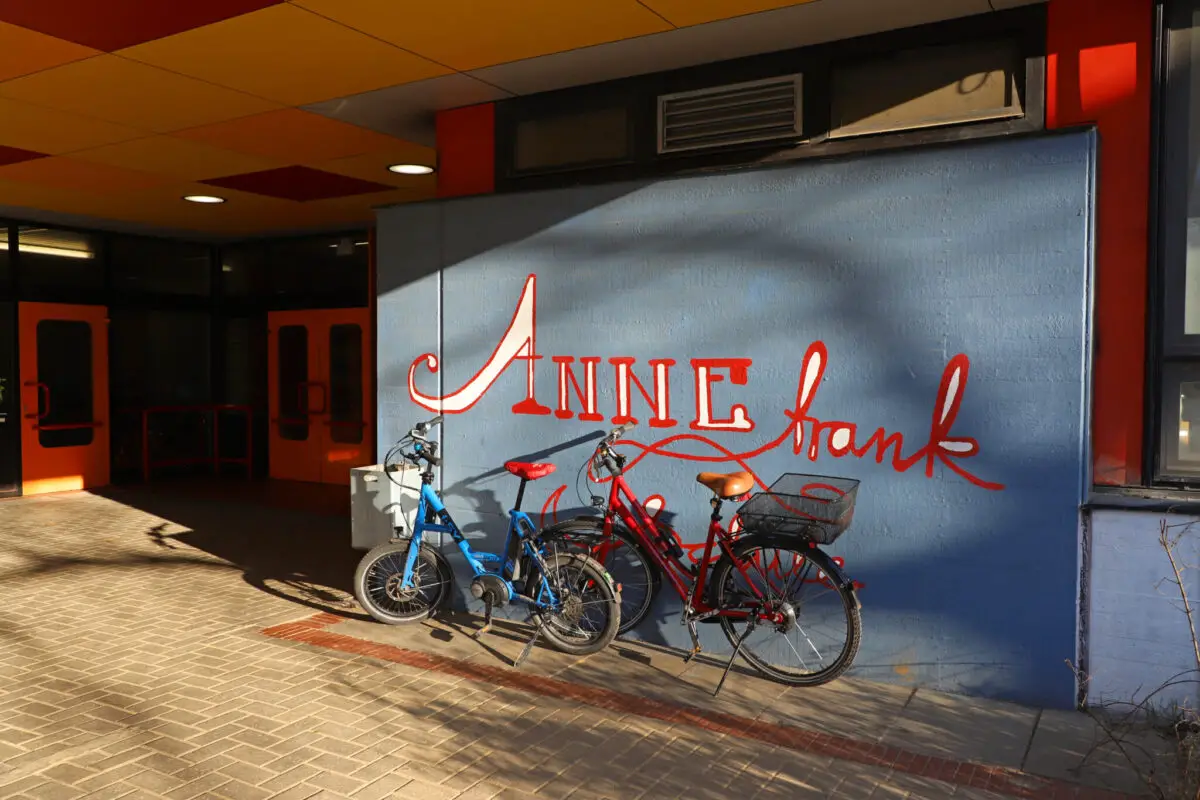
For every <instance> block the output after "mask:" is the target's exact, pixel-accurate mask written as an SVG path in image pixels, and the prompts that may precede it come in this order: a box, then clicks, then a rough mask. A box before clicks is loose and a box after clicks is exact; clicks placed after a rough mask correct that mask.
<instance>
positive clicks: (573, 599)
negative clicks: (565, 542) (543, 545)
mask: <svg viewBox="0 0 1200 800" xmlns="http://www.w3.org/2000/svg"><path fill="white" fill-rule="evenodd" d="M545 563H546V579H547V582H548V583H549V584H550V588H551V590H552V591H553V592H554V595H555V597H556V598H557V599H558V601H559V602H558V605H557V607H556V608H555V609H552V610H551V609H547V610H542V611H538V612H536V613H535V617H536V618H537V624H538V626H539V627H540V629H541V634H542V636H545V637H546V639H548V640H549V641H550V644H552V645H554V647H555V649H557V650H561V651H562V652H564V653H569V654H570V655H573V656H589V655H591V654H592V653H597V652H599V651H601V650H603V649H604V648H605V647H608V645H609V643H610V642H612V640H613V639H615V638H616V636H617V629H618V628H619V627H620V626H621V595H620V593H619V592H618V591H617V588H616V586H615V585H614V584H613V581H612V578H611V577H610V576H609V575H608V573H607V572H605V571H604V568H603V567H601V566H600V565H599V564H598V563H596V560H595V559H594V558H591V557H590V556H585V555H583V554H581V553H559V554H556V555H551V556H548V557H546V559H545ZM543 594H544V590H543V591H542V592H538V594H537V595H535V596H536V597H538V598H539V599H542V596H543Z"/></svg>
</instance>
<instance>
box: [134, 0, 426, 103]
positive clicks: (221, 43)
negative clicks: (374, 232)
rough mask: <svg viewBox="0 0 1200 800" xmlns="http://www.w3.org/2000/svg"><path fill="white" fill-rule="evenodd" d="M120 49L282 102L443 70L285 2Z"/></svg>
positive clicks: (328, 95)
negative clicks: (126, 48)
mask: <svg viewBox="0 0 1200 800" xmlns="http://www.w3.org/2000/svg"><path fill="white" fill-rule="evenodd" d="M120 55H122V56H125V57H126V58H131V59H134V60H136V61H141V62H144V63H147V64H153V65H154V66H158V67H162V68H164V69H169V70H171V71H173V72H179V73H182V74H184V75H191V76H193V77H196V78H202V79H204V80H206V81H211V82H213V83H216V84H220V85H221V86H229V87H232V88H235V89H238V90H240V91H244V92H248V93H250V94H253V95H256V96H258V97H266V98H269V99H271V100H275V101H277V102H279V103H284V104H287V105H303V104H305V103H313V102H317V101H319V100H328V99H329V98H331V97H341V96H343V95H348V94H357V93H359V92H365V91H369V90H371V89H379V88H381V87H383V86H391V85H393V84H397V83H405V82H408V81H416V80H422V79H424V78H430V77H433V76H435V75H442V74H445V73H447V72H449V70H448V69H446V68H445V67H442V66H440V65H438V64H434V63H432V62H430V61H426V60H425V59H423V58H420V57H418V56H415V55H413V54H412V53H407V52H405V51H403V50H401V49H399V48H397V47H393V46H392V45H389V44H387V43H385V42H382V41H380V40H379V39H374V38H372V37H370V36H366V35H364V34H362V33H359V32H357V31H353V30H350V29H349V28H347V27H345V26H343V25H339V24H337V23H335V22H331V21H330V20H327V19H325V18H323V17H320V16H317V15H316V14H313V13H311V12H309V11H305V10H304V9H302V8H298V7H296V6H293V5H288V4H284V5H278V6H273V7H271V8H266V9H263V10H262V11H256V12H254V13H252V14H246V15H244V16H241V17H235V18H234V19H230V20H225V21H224V22H218V23H216V24H215V25H208V26H206V27H203V28H197V29H195V30H192V31H188V32H186V33H181V34H178V35H176V36H170V37H167V38H165V39H159V40H158V41H154V42H148V43H147V44H143V45H139V46H137V47H131V48H129V49H128V50H122V51H121V52H120Z"/></svg>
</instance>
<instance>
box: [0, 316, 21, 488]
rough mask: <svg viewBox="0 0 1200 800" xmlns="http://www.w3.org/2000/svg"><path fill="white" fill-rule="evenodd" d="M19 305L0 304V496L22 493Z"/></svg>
mask: <svg viewBox="0 0 1200 800" xmlns="http://www.w3.org/2000/svg"><path fill="white" fill-rule="evenodd" d="M16 344H17V320H16V304H15V303H0V497H12V496H15V495H18V494H20V493H21V399H20V398H21V393H20V392H19V391H18V386H19V381H18V380H17V355H16Z"/></svg>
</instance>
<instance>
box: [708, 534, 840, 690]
mask: <svg viewBox="0 0 1200 800" xmlns="http://www.w3.org/2000/svg"><path fill="white" fill-rule="evenodd" d="M733 555H734V560H731V559H730V558H729V556H728V555H725V556H722V557H721V560H720V561H718V562H717V565H716V567H714V568H713V574H712V578H711V583H710V584H709V586H710V591H711V593H712V594H711V597H712V599H713V600H714V603H713V605H714V606H715V607H716V608H720V609H729V610H737V611H746V612H747V613H748V614H751V615H757V614H758V613H759V612H760V611H766V612H768V613H770V614H772V615H774V616H776V617H778V618H779V619H780V620H781V621H777V622H769V621H766V620H764V621H762V622H760V623H758V624H757V625H756V626H747V623H746V622H745V621H742V620H739V619H734V618H731V617H726V616H722V617H720V620H721V628H722V630H724V631H725V636H726V638H728V639H729V641H730V643H731V644H733V645H735V646H736V644H737V642H738V640H739V639H741V638H742V635H743V634H744V633H746V631H747V629H749V631H750V632H749V634H748V635H747V636H746V638H745V640H744V641H742V647H741V654H742V656H743V657H744V658H745V659H746V661H748V662H749V663H750V665H751V666H753V667H754V668H755V669H756V670H758V671H759V672H760V673H762V674H763V675H764V676H765V677H767V678H770V679H771V680H774V681H778V682H779V683H786V684H788V685H791V686H819V685H821V684H823V683H828V682H829V681H832V680H833V679H835V678H837V677H838V676H840V675H841V674H842V673H844V672H845V671H846V670H848V669H849V668H850V665H851V664H852V663H853V662H854V656H855V655H857V653H858V645H859V641H860V640H861V638H862V615H861V614H860V612H859V608H858V603H857V601H856V600H855V598H854V594H853V591H852V590H851V589H850V588H839V587H838V586H836V585H835V584H834V583H833V581H832V580H830V578H829V577H828V572H827V571H826V569H824V568H825V567H827V566H828V563H827V559H828V556H826V555H825V554H824V553H823V552H821V551H820V550H817V549H815V548H809V547H808V544H807V543H806V542H803V541H799V540H797V541H795V542H793V541H791V540H785V539H779V538H769V537H764V536H753V535H751V536H747V537H745V538H744V539H742V540H741V541H739V542H738V544H737V545H736V546H735V547H734V548H733Z"/></svg>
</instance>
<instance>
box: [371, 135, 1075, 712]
mask: <svg viewBox="0 0 1200 800" xmlns="http://www.w3.org/2000/svg"><path fill="white" fill-rule="evenodd" d="M1094 151H1095V141H1094V137H1093V134H1091V133H1089V132H1081V133H1071V134H1064V135H1054V136H1045V137H1039V138H1023V139H1019V140H1017V139H1014V140H1006V141H994V142H988V143H982V144H967V145H957V146H953V147H942V148H936V149H923V150H914V151H906V152H897V153H890V154H882V155H872V156H865V157H858V158H854V159H846V160H835V161H822V162H810V163H803V164H796V165H791V166H787V167H782V168H775V169H769V170H754V171H744V172H738V173H731V174H723V175H716V176H705V177H694V178H685V179H676V180H665V181H655V182H641V183H626V184H619V185H609V186H602V187H579V188H572V189H565V190H560V191H548V192H539V193H530V194H522V195H505V196H488V197H477V198H466V199H459V200H452V201H448V202H441V203H431V204H425V205H410V206H401V207H395V208H389V209H384V210H381V211H380V212H379V218H378V233H379V238H378V241H379V251H378V271H379V274H378V278H379V293H380V297H379V330H378V335H379V363H378V369H379V387H380V390H379V391H380V398H379V401H380V402H379V409H380V421H379V428H378V429H379V437H380V439H379V447H380V452H385V451H386V449H387V447H388V446H389V445H390V444H391V442H392V441H393V440H394V439H395V438H397V437H398V436H400V435H401V434H402V433H404V432H405V431H406V430H407V428H408V427H409V426H410V424H411V422H413V421H414V420H416V419H418V418H424V417H428V416H431V414H430V413H429V412H426V411H424V410H422V409H421V408H419V407H418V406H417V405H415V404H414V403H413V402H412V401H411V399H410V397H409V391H408V388H407V379H408V374H409V368H410V365H411V364H412V363H413V362H414V360H416V359H417V358H418V357H419V356H420V355H421V354H423V353H427V352H428V353H435V354H437V355H438V356H439V357H440V360H441V368H440V370H439V371H438V372H436V373H433V372H431V371H429V370H428V369H426V368H425V366H424V365H421V366H419V367H418V369H417V370H416V372H415V380H416V382H417V386H418V388H419V389H420V390H421V391H422V392H425V393H427V394H437V393H439V392H440V393H448V392H451V391H453V390H455V389H457V388H458V387H459V386H461V385H462V384H463V383H465V382H466V381H468V380H469V379H470V378H471V377H472V376H473V375H474V374H475V373H476V371H477V370H478V369H479V368H480V367H481V366H482V365H483V364H484V362H485V361H487V359H488V357H489V356H490V355H491V353H492V352H493V350H494V348H495V347H496V344H497V342H498V341H499V340H500V338H501V336H502V335H503V333H504V331H505V329H506V328H507V327H508V325H509V323H510V321H511V319H512V317H513V312H514V310H515V308H516V306H517V301H518V298H519V296H520V294H521V291H522V288H523V286H524V284H525V282H526V278H527V276H528V275H530V274H536V276H537V351H538V353H539V354H540V355H542V356H543V358H542V359H541V360H540V361H538V362H537V367H536V370H537V373H536V374H537V393H538V399H539V400H540V401H541V403H543V404H545V405H547V406H551V407H553V406H554V405H555V404H556V370H555V365H554V364H552V363H551V361H550V357H551V356H553V355H571V356H574V357H575V358H576V359H577V360H578V359H579V358H580V357H583V356H600V357H602V358H603V359H604V361H603V362H602V364H601V366H600V369H599V375H598V381H599V386H600V401H599V410H600V413H603V414H605V416H606V418H607V419H606V421H605V422H604V423H599V422H592V423H587V422H580V421H579V420H577V419H571V420H565V421H564V420H560V419H556V418H555V417H553V416H523V415H515V414H514V413H513V412H512V406H513V405H514V404H515V403H517V402H519V401H520V400H521V399H522V398H523V397H524V392H525V372H524V363H523V362H519V361H518V362H514V363H513V365H512V366H510V367H509V368H508V369H507V371H505V372H504V373H503V374H502V375H501V376H500V378H499V379H498V380H497V381H496V382H495V384H494V385H493V386H492V387H491V389H490V390H489V391H488V392H487V393H486V394H485V395H484V396H483V397H482V398H481V399H480V400H479V402H478V403H477V404H476V405H474V406H473V407H472V408H470V409H469V410H468V411H466V412H465V413H462V414H461V415H454V416H449V417H448V418H447V421H446V424H445V430H444V435H443V442H444V454H445V469H444V471H443V475H442V480H443V483H444V488H445V491H446V493H447V495H448V505H449V506H450V508H451V510H452V512H453V513H454V514H455V516H456V518H457V519H458V520H459V523H460V525H463V526H464V527H465V528H468V529H469V530H470V531H471V532H472V535H478V536H480V537H484V540H485V541H486V539H487V538H490V539H491V543H492V544H495V541H496V538H497V537H498V536H499V535H500V533H501V532H502V531H503V527H504V521H503V519H502V518H501V517H500V516H499V515H500V514H501V513H502V512H503V509H505V508H507V507H508V506H509V504H510V503H511V502H512V498H513V496H514V493H515V491H516V487H517V481H516V479H515V478H512V477H510V476H508V475H507V474H506V473H504V472H503V471H502V470H501V469H499V467H500V465H501V464H502V462H503V461H504V460H506V459H512V458H520V457H539V458H544V459H546V460H551V461H553V462H555V463H556V464H558V465H559V472H558V473H556V474H555V475H554V476H551V477H549V478H546V479H544V480H542V481H540V482H538V483H537V484H534V485H533V486H532V487H531V492H530V495H529V498H530V499H529V507H531V508H540V507H541V505H542V503H543V502H544V501H545V500H546V498H547V496H548V495H549V493H550V492H551V491H552V490H554V489H556V488H557V487H559V486H561V485H562V484H567V485H568V489H567V490H566V493H565V495H564V496H563V498H562V503H561V504H560V509H562V510H564V511H569V510H570V509H574V508H577V507H578V505H579V503H578V500H577V499H576V494H575V491H574V488H573V486H574V478H575V473H576V470H577V469H578V468H579V466H580V464H581V463H583V461H584V460H585V459H586V457H587V455H588V453H589V452H590V451H591V448H592V446H593V443H592V442H591V441H583V442H581V441H579V439H580V437H584V436H586V435H588V434H591V433H593V432H595V431H598V430H601V429H606V428H608V427H610V426H611V425H610V423H609V422H608V420H610V419H611V418H612V417H613V415H614V414H615V400H614V388H613V387H614V379H613V368H612V366H611V365H609V364H608V361H607V360H608V358H610V357H614V356H632V357H635V358H636V359H637V363H636V365H635V367H634V370H635V373H636V374H637V375H638V376H639V377H640V378H641V379H642V380H643V382H645V383H646V384H647V385H648V386H649V385H650V377H651V370H650V368H649V367H648V366H647V363H646V362H647V361H648V360H649V359H652V358H672V359H674V360H675V361H676V362H677V363H676V366H674V367H673V368H672V369H671V377H672V387H671V404H672V414H673V416H674V417H675V418H676V419H677V420H678V421H679V425H677V426H676V427H674V428H664V429H658V430H655V429H649V428H647V427H646V426H645V425H644V421H645V419H646V418H647V417H648V416H649V408H648V406H647V405H646V403H645V402H644V401H643V400H642V398H641V396H640V395H639V394H638V393H637V392H636V391H635V392H634V396H633V408H634V411H633V414H634V416H636V417H639V419H641V420H643V425H642V426H641V427H639V428H638V430H637V432H636V436H634V437H632V438H635V439H637V440H638V441H641V442H655V441H658V440H661V439H663V438H665V437H667V436H671V435H674V434H680V433H693V431H690V430H689V429H688V424H689V422H690V421H691V419H692V417H693V408H694V391H693V386H692V383H693V379H692V374H691V367H690V363H689V361H690V359H693V358H738V357H740V358H749V359H752V362H753V363H752V366H751V367H750V369H749V375H748V382H747V384H746V385H744V386H732V385H730V382H729V381H728V379H727V380H726V381H725V382H723V383H720V384H717V385H716V386H715V387H714V393H715V395H716V398H717V400H716V402H715V408H716V410H717V412H718V413H721V412H724V411H727V410H728V409H729V407H730V406H731V405H732V404H734V403H741V404H744V405H745V406H746V407H747V408H748V409H749V412H750V416H751V418H752V419H753V420H754V422H755V423H756V428H755V430H753V431H752V432H749V433H738V432H721V433H706V434H705V435H707V436H709V437H711V438H712V439H713V440H714V441H716V442H718V443H719V444H721V445H723V446H725V447H728V448H729V449H731V450H733V451H738V452H741V451H748V450H752V449H754V448H756V447H758V446H759V445H761V444H763V443H764V442H768V441H770V440H772V439H774V438H776V437H777V436H779V435H781V434H782V433H784V432H786V431H787V430H788V429H789V426H790V425H791V424H792V420H791V419H790V418H789V417H788V416H786V414H785V411H786V410H788V409H792V408H794V407H795V404H796V395H797V385H798V381H799V378H800V367H801V360H802V358H803V356H804V353H805V351H806V349H807V348H808V347H809V345H810V343H812V342H813V341H815V340H820V341H823V342H824V343H825V345H826V346H827V348H828V352H829V363H828V365H827V368H826V370H825V373H824V380H823V381H822V382H821V384H820V387H819V389H818V393H817V395H816V398H815V400H814V402H813V405H812V408H811V413H812V415H813V416H814V417H817V418H820V419H822V420H844V421H849V422H854V423H856V424H857V425H858V426H859V427H860V428H861V429H863V431H864V434H860V441H861V440H862V439H863V438H865V434H869V433H870V432H872V431H874V430H875V429H876V428H878V427H883V428H886V429H887V430H888V431H889V432H901V433H903V434H904V437H905V445H904V452H905V454H909V453H912V452H914V451H915V450H916V449H917V448H919V447H921V446H923V445H925V443H926V442H927V440H928V439H929V436H930V426H931V417H932V416H933V415H934V413H935V404H936V402H937V395H938V387H939V381H940V380H941V378H942V376H943V371H944V370H945V368H946V366H947V363H948V362H949V361H950V359H951V358H952V357H953V356H955V355H956V354H959V353H962V354H965V355H966V356H967V357H968V358H969V359H970V373H969V379H968V382H967V385H966V387H965V390H964V391H963V397H962V405H961V408H960V410H959V413H958V416H957V419H956V421H955V423H954V426H953V434H952V435H953V436H956V437H972V438H973V439H975V440H976V441H977V442H978V447H979V453H978V455H976V456H975V457H972V458H968V459H962V460H960V461H958V462H957V463H959V464H960V465H961V466H962V467H963V468H964V469H966V470H967V471H969V472H970V473H972V474H973V475H976V476H978V477H979V478H980V479H981V480H983V481H987V482H993V483H998V484H1003V486H1004V488H1003V489H1002V490H999V491H995V490H989V489H985V488H981V487H979V486H976V485H973V484H972V483H970V482H969V481H967V480H965V479H964V478H963V477H961V476H959V475H958V474H956V473H954V472H953V471H951V470H950V469H948V468H946V467H945V466H944V465H943V464H942V463H940V462H939V463H937V464H935V466H934V471H933V475H932V477H927V476H926V474H925V468H924V467H925V464H924V462H921V463H920V464H918V465H916V466H914V467H912V468H911V469H909V470H907V471H905V472H899V471H897V470H896V469H894V468H893V466H892V464H891V459H890V458H889V459H885V461H884V463H883V464H878V463H876V461H875V460H874V459H873V458H870V457H867V458H863V459H859V458H855V457H853V456H847V457H843V458H840V459H839V458H834V457H832V456H831V455H830V454H829V453H828V451H827V450H826V449H825V447H824V446H822V449H821V452H820V454H819V455H818V458H817V460H816V462H815V463H813V462H811V461H809V460H808V458H807V457H806V456H805V455H804V454H801V455H797V454H795V453H794V452H793V448H792V446H791V442H790V439H789V440H788V441H785V442H784V443H783V445H782V446H780V447H778V448H776V449H774V450H771V451H768V452H765V453H763V454H762V455H759V456H757V457H756V458H754V459H753V460H752V461H751V462H749V463H750V466H751V467H752V468H753V470H754V471H755V472H756V473H757V474H758V475H760V476H762V478H763V479H764V480H766V481H768V482H770V481H772V480H774V478H775V477H776V476H777V475H779V474H781V473H784V472H810V473H819V474H831V475H843V476H848V477H854V478H859V479H861V480H862V487H861V489H860V492H859V498H858V510H857V513H856V516H855V521H854V526H853V527H852V528H851V530H850V531H849V533H847V534H846V535H845V536H844V537H843V538H842V539H841V540H839V541H838V542H837V543H836V545H835V546H834V547H833V548H832V550H833V552H834V553H835V554H836V555H840V556H842V557H844V558H845V561H846V566H847V569H848V571H849V572H850V574H851V575H852V576H853V577H854V578H855V579H857V580H859V581H861V582H863V583H865V584H866V588H865V589H864V590H863V591H862V593H861V599H862V601H863V605H864V610H863V618H864V638H863V646H862V650H861V652H860V655H859V657H858V659H857V662H856V668H855V674H857V675H859V676H861V677H865V678H870V679H874V680H885V681H894V682H901V683H912V684H915V685H921V686H927V687H931V688H936V689H939V690H946V691H956V692H964V693H968V694H976V695H984V696H990V697H996V698H1004V699H1010V700H1015V701H1020V702H1028V703H1035V704H1041V705H1046V706H1051V707H1069V706H1070V705H1072V703H1073V702H1074V680H1073V677H1072V675H1071V673H1070V672H1069V670H1068V669H1067V667H1066V666H1065V665H1064V661H1065V660H1066V659H1073V658H1074V656H1075V642H1076V595H1077V591H1076V587H1077V553H1078V546H1077V541H1078V514H1077V507H1078V503H1079V500H1080V496H1081V484H1082V480H1083V475H1084V463H1085V460H1084V452H1085V444H1084V443H1085V427H1086V414H1085V408H1084V404H1085V397H1086V391H1085V386H1086V380H1087V374H1086V365H1087V342H1088V339H1089V333H1088V303H1087V294H1088V281H1089V274H1090V273H1089V263H1090V240H1089V237H1090V218H1091V204H1092V196H1091V184H1092V172H1093V169H1094V166H1093V165H1094V158H1095V152H1094ZM576 367H577V368H578V363H577V364H576ZM577 374H578V375H579V376H580V378H581V379H582V371H580V370H578V369H577ZM572 407H573V408H575V409H576V410H578V408H579V403H578V401H577V400H576V399H575V398H574V396H572ZM808 435H811V433H808ZM827 435H828V434H825V436H827ZM680 449H683V450H690V451H691V452H699V453H708V452H710V451H708V450H706V449H705V448H704V446H703V445H700V444H697V443H691V444H683V445H681V446H680ZM547 453H549V455H546V454H547ZM727 467H728V469H730V470H732V469H737V466H736V465H733V464H730V465H727ZM697 471H698V465H697V464H695V463H692V462H689V461H684V460H677V459H671V458H667V457H662V456H651V457H649V458H647V459H646V460H645V461H643V462H642V463H641V464H640V465H638V466H637V468H636V469H634V470H633V471H632V472H631V473H630V474H629V480H630V483H631V485H632V486H633V487H634V489H635V490H636V491H638V492H639V493H640V494H641V495H642V496H643V498H644V497H646V496H647V495H649V494H651V493H653V492H658V493H661V494H663V495H664V496H665V497H666V503H667V509H668V511H669V512H670V513H672V514H674V515H675V516H674V518H673V524H674V525H676V527H677V529H678V530H680V531H681V532H682V533H683V535H684V537H685V540H690V541H698V540H700V539H701V538H702V537H703V532H704V530H705V526H706V518H707V512H708V505H707V502H706V500H707V494H706V492H705V491H704V490H703V489H702V488H701V487H699V486H697V485H696V484H695V483H694V481H693V479H694V476H695V474H696V472H697ZM560 478H561V479H560ZM489 532H490V533H489ZM451 559H452V561H455V562H456V563H457V561H460V560H461V559H457V558H456V556H455V555H454V554H451ZM459 566H460V567H461V566H462V565H459ZM464 569H465V568H464ZM670 594H671V593H670V592H669V590H668V591H664V592H663V594H662V596H661V599H660V602H659V606H658V608H656V610H655V613H654V614H652V617H651V619H649V620H647V622H646V623H645V624H644V625H643V626H642V628H641V630H640V631H639V632H638V635H639V636H641V637H643V638H646V639H649V640H656V641H663V642H666V643H669V644H672V645H680V646H682V645H684V644H685V643H686V634H685V632H684V629H683V628H682V627H680V625H679V624H678V601H677V600H676V599H675V598H674V597H671V596H668V595H670ZM701 627H702V629H703V635H704V636H705V637H706V639H705V646H706V649H708V648H712V649H721V648H722V647H723V646H725V645H724V643H723V639H722V638H721V636H720V633H719V630H716V629H715V626H701Z"/></svg>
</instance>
